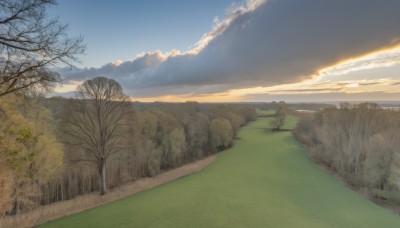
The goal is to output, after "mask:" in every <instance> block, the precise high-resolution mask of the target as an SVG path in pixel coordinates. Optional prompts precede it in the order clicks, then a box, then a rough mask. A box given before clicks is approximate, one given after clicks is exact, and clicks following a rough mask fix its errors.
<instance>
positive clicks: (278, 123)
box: [270, 106, 286, 131]
mask: <svg viewBox="0 0 400 228" xmlns="http://www.w3.org/2000/svg"><path fill="white" fill-rule="evenodd" d="M285 120H286V113H285V109H284V108H283V107H282V106H279V107H278V109H277V110H276V112H275V116H274V118H273V119H272V120H271V122H270V125H271V126H272V127H273V129H274V130H277V131H279V130H281V127H283V125H284V124H285Z"/></svg>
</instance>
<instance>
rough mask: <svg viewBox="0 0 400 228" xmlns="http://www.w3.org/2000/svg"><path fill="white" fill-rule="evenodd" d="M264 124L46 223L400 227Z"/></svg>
mask: <svg viewBox="0 0 400 228" xmlns="http://www.w3.org/2000/svg"><path fill="white" fill-rule="evenodd" d="M294 123H295V120H294V119H293V118H291V119H290V123H288V125H286V126H285V128H290V127H293V125H294ZM267 126H268V120H267V119H265V118H261V119H259V120H257V121H255V122H252V123H250V124H249V125H247V126H246V127H244V128H243V129H242V130H241V131H240V134H239V139H238V140H237V141H236V145H235V146H234V147H233V148H232V149H230V150H227V151H225V152H222V153H219V154H218V158H217V160H216V161H215V162H214V163H213V164H212V165H210V166H209V167H208V168H206V169H205V170H203V171H201V172H199V173H196V174H194V175H192V176H189V177H185V178H182V179H179V180H177V181H174V182H171V183H168V184H165V185H162V186H159V187H156V188H154V189H151V190H148V191H145V192H142V193H139V194H137V195H134V196H131V197H128V198H125V199H123V200H120V201H117V202H114V203H110V204H107V205H105V206H102V207H99V208H96V209H92V210H89V211H86V212H83V213H80V214H76V215H73V216H69V217H66V218H63V219H61V220H57V221H53V222H51V223H48V224H46V225H45V227H46V226H47V227H74V228H76V227H307V228H308V227H362V228H364V227H385V228H386V227H400V217H398V216H396V215H394V214H391V213H390V212H388V211H386V210H384V209H382V208H380V207H378V206H376V205H374V204H373V203H371V202H369V201H367V200H365V199H363V198H362V197H360V196H358V195H357V194H356V193H354V192H352V191H350V190H348V189H347V188H345V187H343V186H342V185H341V184H340V183H338V182H337V181H336V180H335V179H334V178H333V177H332V176H330V175H329V174H327V173H325V172H324V171H322V170H321V169H320V168H319V167H318V166H317V165H315V164H314V163H313V162H312V161H310V160H309V159H308V158H307V156H306V154H305V152H304V151H303V149H302V148H301V147H300V146H299V145H298V143H297V142H296V141H295V139H294V138H293V137H292V135H291V132H280V133H271V132H270V131H267V130H266V129H265V128H266V127H267Z"/></svg>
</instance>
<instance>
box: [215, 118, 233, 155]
mask: <svg viewBox="0 0 400 228" xmlns="http://www.w3.org/2000/svg"><path fill="white" fill-rule="evenodd" d="M210 140H211V145H212V146H213V147H214V148H217V149H224V148H226V147H228V146H230V145H231V144H232V140H233V128H232V125H231V123H230V122H229V121H228V120H226V119H224V118H218V119H213V120H212V121H211V123H210Z"/></svg>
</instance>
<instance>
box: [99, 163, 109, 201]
mask: <svg viewBox="0 0 400 228" xmlns="http://www.w3.org/2000/svg"><path fill="white" fill-rule="evenodd" d="M99 177H100V195H105V194H106V193H107V187H106V164H105V162H101V164H100V165H99Z"/></svg>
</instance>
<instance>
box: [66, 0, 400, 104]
mask: <svg viewBox="0 0 400 228" xmlns="http://www.w3.org/2000/svg"><path fill="white" fill-rule="evenodd" d="M399 9H400V1H399V0H380V1H377V0H375V1H365V0H269V1H267V2H266V3H264V4H262V5H260V6H259V7H258V8H256V9H255V10H253V11H243V12H244V13H243V12H242V11H238V12H236V14H238V15H236V16H235V17H234V20H233V21H232V22H231V23H229V25H228V26H226V27H224V29H223V30H221V31H222V32H221V31H219V32H220V33H219V34H218V36H216V37H215V38H214V39H212V40H211V41H210V42H209V43H208V44H207V46H206V47H205V48H204V49H202V50H201V51H200V52H199V53H198V54H195V55H193V54H183V55H175V56H170V57H168V58H162V56H161V54H160V53H158V52H156V53H149V54H147V55H145V56H142V57H139V58H136V59H135V60H134V61H128V62H125V63H123V64H120V65H115V64H107V65H104V66H103V67H101V68H91V69H85V70H81V71H77V72H74V73H73V74H70V75H68V74H66V75H67V76H68V78H70V79H86V78H89V77H95V76H99V75H101V76H107V77H113V78H115V79H117V80H118V81H119V82H120V83H121V84H122V85H123V86H124V87H125V88H126V89H128V90H129V91H132V93H134V91H136V93H138V94H139V93H140V94H146V93H147V94H148V95H151V96H154V94H152V92H154V91H158V93H164V94H167V93H171V92H172V93H173V92H174V89H173V88H176V87H182V86H186V88H197V87H198V86H200V87H201V86H207V85H217V86H216V87H215V88H217V87H218V85H220V86H221V88H220V89H222V88H226V86H224V85H230V86H233V85H234V86H236V87H244V86H249V85H253V86H254V85H272V84H282V83H291V82H298V81H301V80H304V79H306V78H307V77H309V76H310V75H313V74H316V73H317V72H318V70H319V69H321V68H323V67H326V66H330V65H333V64H335V63H337V62H338V61H340V60H343V59H347V58H351V57H355V56H359V55H363V54H366V53H368V52H371V51H374V50H377V49H381V48H384V47H389V46H393V45H395V44H398V43H400V26H399V21H400V13H399ZM244 84H246V85H244ZM160 87H161V88H160ZM163 88H166V89H163ZM183 90H185V89H183ZM138 91H140V92H138Z"/></svg>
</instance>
